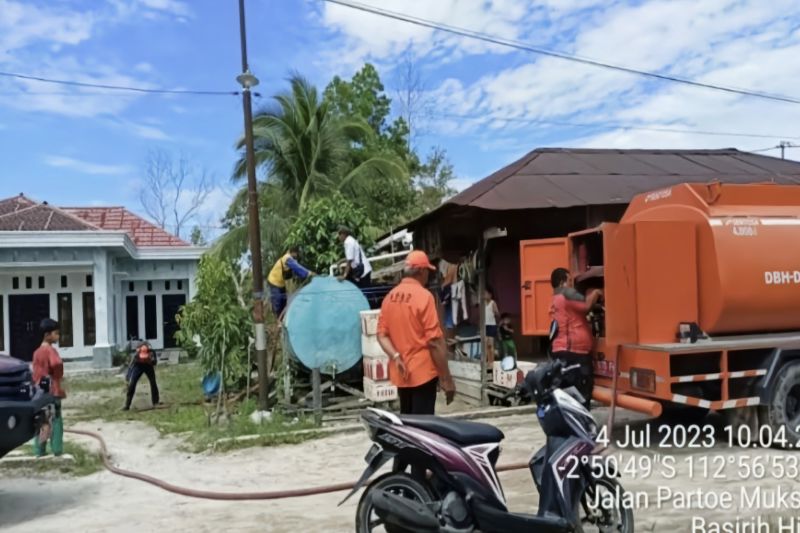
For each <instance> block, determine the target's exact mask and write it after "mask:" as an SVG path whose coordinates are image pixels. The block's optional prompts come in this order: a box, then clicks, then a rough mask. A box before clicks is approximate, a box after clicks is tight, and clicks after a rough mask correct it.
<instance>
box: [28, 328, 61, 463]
mask: <svg viewBox="0 0 800 533" xmlns="http://www.w3.org/2000/svg"><path fill="white" fill-rule="evenodd" d="M39 329H40V331H41V332H42V344H41V346H39V347H38V348H37V349H36V351H35V352H33V363H32V366H33V382H34V384H36V385H39V383H40V382H41V381H42V378H44V377H48V378H50V394H51V395H52V396H55V398H56V402H55V416H54V417H53V420H52V424H51V425H50V435H49V441H50V448H51V449H52V450H53V455H61V454H62V453H64V419H63V418H62V417H61V400H62V399H64V398H66V397H67V395H66V393H65V392H64V388H63V386H62V383H61V380H62V379H63V378H64V362H63V361H62V360H61V357H60V356H59V355H58V351H57V350H56V349H55V347H54V346H53V344H55V343H57V342H58V338H59V332H58V322H56V321H55V320H53V319H52V318H45V319H44V320H42V322H41V324H39ZM47 441H48V438H46V436H45V435H44V434H41V433H40V434H39V435H37V436H36V437H34V439H33V451H34V453H35V454H36V457H42V456H44V455H45V453H46V452H47Z"/></svg>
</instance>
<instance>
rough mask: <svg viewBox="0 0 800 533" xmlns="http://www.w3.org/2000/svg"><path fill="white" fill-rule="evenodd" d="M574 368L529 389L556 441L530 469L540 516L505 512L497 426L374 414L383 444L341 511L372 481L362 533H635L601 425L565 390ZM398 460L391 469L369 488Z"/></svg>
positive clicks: (369, 417) (534, 374)
mask: <svg viewBox="0 0 800 533" xmlns="http://www.w3.org/2000/svg"><path fill="white" fill-rule="evenodd" d="M575 370H578V365H573V366H572V367H564V365H563V364H562V363H561V362H559V361H553V362H549V363H546V364H543V365H540V366H539V367H537V368H536V369H535V370H533V371H531V372H529V373H528V375H527V376H526V377H525V381H524V385H523V388H522V390H521V391H520V393H521V394H523V395H526V396H529V397H530V398H532V399H533V400H535V401H536V403H537V417H538V420H539V423H540V424H541V426H542V429H543V430H544V433H545V435H546V436H547V442H546V444H545V446H543V447H542V448H541V449H540V450H539V451H538V452H536V453H535V454H534V456H533V457H532V459H531V460H530V463H529V468H530V470H531V473H532V476H533V480H534V483H535V485H536V488H537V490H538V491H539V509H538V513H537V514H536V515H531V514H523V513H516V512H511V511H509V510H508V508H507V506H506V500H505V496H504V493H503V489H502V487H501V485H500V481H499V479H498V477H497V472H496V470H495V468H496V465H497V460H498V457H499V455H500V441H501V440H502V439H503V438H504V435H503V433H502V432H501V431H500V430H499V429H497V428H496V427H494V426H491V425H489V424H483V423H477V422H467V421H457V420H451V419H445V418H440V417H436V416H411V415H407V416H398V415H396V414H393V413H390V412H387V411H383V410H379V409H374V408H370V409H367V410H366V411H364V412H363V413H362V414H361V418H362V422H363V424H364V426H365V428H366V429H367V432H368V433H369V436H370V439H371V440H372V441H373V443H374V444H373V445H372V447H371V448H370V450H369V452H368V453H367V455H366V457H365V460H366V463H367V468H366V469H365V470H364V473H363V474H362V476H361V478H360V479H359V480H358V482H357V483H356V485H355V487H354V488H353V490H352V491H351V492H350V494H348V495H347V497H346V498H345V499H344V500H343V501H342V502H341V503H340V505H341V504H343V503H344V502H345V501H347V500H348V499H350V498H351V497H352V496H353V494H355V493H356V492H357V491H358V490H360V489H361V488H363V487H364V486H365V485H367V483H369V484H368V486H367V488H366V490H365V491H364V494H363V495H362V496H361V499H360V501H359V503H358V508H357V511H356V532H357V533H372V532H375V531H381V530H383V531H386V532H387V533H405V532H418V531H426V532H441V533H473V532H484V533H491V532H497V533H501V532H502V533H513V532H520V533H521V532H527V533H530V532H542V533H545V532H546V533H550V532H553V533H556V532H558V533H561V532H585V531H587V530H592V529H594V530H596V531H601V532H611V531H615V532H619V533H633V513H632V511H631V510H630V509H629V508H624V507H623V505H622V502H623V501H624V498H623V497H622V494H623V493H624V491H623V490H622V487H621V486H619V484H618V483H617V481H616V479H615V478H616V476H617V474H616V473H615V472H613V471H610V470H609V469H608V468H598V465H603V464H604V463H605V462H604V461H595V460H593V459H592V457H595V456H596V455H595V454H596V452H595V450H596V448H597V446H596V441H595V439H596V437H597V425H596V423H595V421H594V419H593V418H592V416H591V414H590V413H589V411H587V410H586V408H585V407H584V406H583V398H582V397H581V395H580V393H579V392H578V391H577V390H576V389H575V388H574V387H569V388H567V389H561V388H559V386H560V384H561V383H562V379H563V378H564V376H565V374H567V373H569V372H572V371H575ZM389 461H393V466H392V469H391V471H390V472H388V473H386V474H384V475H382V476H380V477H378V478H377V479H375V480H374V481H372V482H369V480H370V478H371V477H372V476H373V475H374V474H375V472H377V471H378V470H379V469H380V468H381V467H383V466H384V465H386V464H387V463H388V462H389ZM409 467H410V468H409ZM409 470H410V471H409ZM608 502H613V503H612V504H609V503H608ZM381 528H382V529H381Z"/></svg>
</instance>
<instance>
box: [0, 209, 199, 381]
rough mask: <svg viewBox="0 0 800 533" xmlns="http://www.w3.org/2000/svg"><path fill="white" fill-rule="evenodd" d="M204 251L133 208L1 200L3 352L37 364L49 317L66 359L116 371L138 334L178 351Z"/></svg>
mask: <svg viewBox="0 0 800 533" xmlns="http://www.w3.org/2000/svg"><path fill="white" fill-rule="evenodd" d="M203 252H204V249H203V248H199V247H195V246H191V245H189V244H188V243H186V242H184V241H182V240H180V239H178V238H177V237H175V236H173V235H170V234H169V233H167V232H165V231H164V230H162V229H161V228H159V227H157V226H155V225H154V224H151V223H150V222H148V221H146V220H144V219H143V218H141V217H139V216H137V215H135V214H133V213H131V212H130V211H128V210H127V209H125V208H123V207H86V208H83V207H62V208H58V207H54V206H51V205H48V204H47V203H46V202H45V203H38V202H35V201H33V200H31V199H29V198H27V197H25V196H23V195H19V196H17V197H14V198H9V199H6V200H0V353H5V354H9V355H12V356H14V357H17V358H19V359H23V360H27V361H30V360H31V358H32V356H33V350H34V349H35V348H36V347H37V346H38V345H39V342H40V341H41V339H40V337H39V332H38V324H39V322H40V321H41V319H43V318H45V317H48V316H49V317H51V318H53V319H55V320H58V322H59V323H60V324H61V341H60V343H59V353H60V354H61V356H62V357H63V358H64V360H65V361H75V362H77V361H85V362H89V361H91V362H92V364H93V366H96V367H108V366H111V353H112V351H113V350H114V349H115V348H116V347H124V346H125V345H126V343H127V341H128V340H129V339H131V338H140V339H147V340H149V341H150V342H151V344H152V345H153V347H154V348H156V349H164V348H171V347H175V345H176V343H175V338H174V335H175V332H176V331H177V329H178V325H177V322H176V320H175V315H176V313H177V311H178V309H179V308H180V306H181V305H183V304H184V303H186V302H187V301H188V300H191V298H192V297H193V296H194V293H195V274H196V271H197V264H198V261H199V259H200V256H201V255H202V253H203Z"/></svg>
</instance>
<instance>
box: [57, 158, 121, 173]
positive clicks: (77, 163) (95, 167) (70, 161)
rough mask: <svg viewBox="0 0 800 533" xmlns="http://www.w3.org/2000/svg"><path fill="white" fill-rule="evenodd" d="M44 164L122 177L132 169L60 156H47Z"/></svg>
mask: <svg viewBox="0 0 800 533" xmlns="http://www.w3.org/2000/svg"><path fill="white" fill-rule="evenodd" d="M44 162H45V164H47V165H49V166H51V167H55V168H66V169H69V170H75V171H77V172H81V173H83V174H100V175H120V174H127V173H129V172H130V171H131V168H130V167H128V166H126V165H106V164H100V163H91V162H88V161H82V160H80V159H74V158H72V157H66V156H60V155H49V156H46V157H45V159H44Z"/></svg>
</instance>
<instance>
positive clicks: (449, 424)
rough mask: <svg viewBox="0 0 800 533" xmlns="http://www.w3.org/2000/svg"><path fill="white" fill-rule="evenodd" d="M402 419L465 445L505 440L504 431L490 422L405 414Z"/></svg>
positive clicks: (413, 425)
mask: <svg viewBox="0 0 800 533" xmlns="http://www.w3.org/2000/svg"><path fill="white" fill-rule="evenodd" d="M400 420H401V421H402V422H403V424H405V425H406V426H411V427H414V428H417V429H422V430H424V431H429V432H431V433H435V434H437V435H439V436H440V437H444V438H446V439H449V440H451V441H453V442H457V443H458V444H462V445H464V446H471V445H473V444H487V443H494V442H500V441H501V440H503V437H505V435H503V432H502V431H500V430H499V429H497V428H496V427H494V426H491V425H489V424H482V423H480V422H467V421H464V420H452V419H450V418H441V417H438V416H431V415H403V416H401V417H400Z"/></svg>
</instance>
